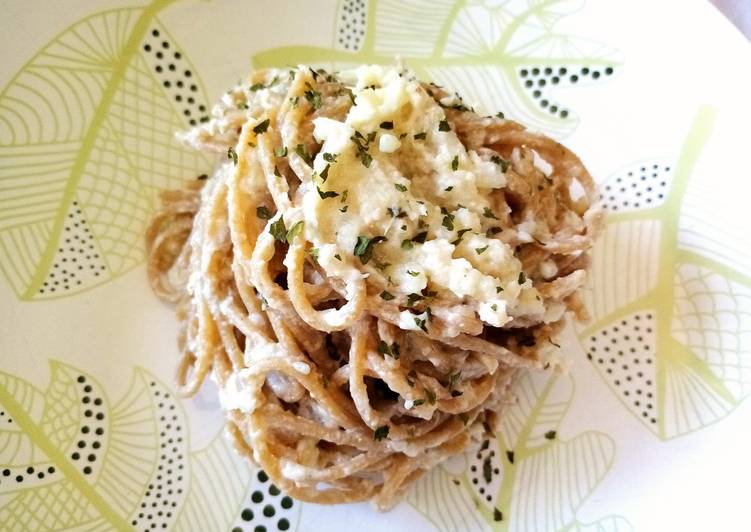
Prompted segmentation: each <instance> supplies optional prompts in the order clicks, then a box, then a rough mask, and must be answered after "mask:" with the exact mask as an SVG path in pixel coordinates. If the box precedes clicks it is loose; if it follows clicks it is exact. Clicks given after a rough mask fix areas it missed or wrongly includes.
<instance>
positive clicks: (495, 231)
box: [485, 227, 503, 237]
mask: <svg viewBox="0 0 751 532" xmlns="http://www.w3.org/2000/svg"><path fill="white" fill-rule="evenodd" d="M501 232H503V229H501V228H500V227H491V228H490V229H488V230H487V231H485V236H489V237H490V236H494V235H497V234H498V233H501Z"/></svg>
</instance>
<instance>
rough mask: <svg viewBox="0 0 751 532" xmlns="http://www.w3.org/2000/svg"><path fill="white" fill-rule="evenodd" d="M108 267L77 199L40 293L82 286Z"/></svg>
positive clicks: (69, 212)
mask: <svg viewBox="0 0 751 532" xmlns="http://www.w3.org/2000/svg"><path fill="white" fill-rule="evenodd" d="M106 269H107V267H106V266H105V264H104V261H103V260H102V258H101V256H100V254H99V249H98V247H97V246H96V243H95V242H94V237H93V236H92V234H91V228H90V227H89V224H88V223H87V222H86V218H85V217H84V214H83V212H82V211H81V206H80V204H79V203H78V201H73V203H72V204H71V206H70V210H69V211H68V214H67V215H66V217H65V223H64V225H63V233H62V235H61V237H60V243H59V245H58V248H57V254H56V255H55V259H54V261H53V263H52V269H51V270H50V273H49V275H48V276H47V279H46V280H45V281H44V282H43V283H42V286H41V287H40V288H39V293H40V294H44V295H48V296H55V295H59V294H64V293H65V292H67V291H69V290H74V289H80V287H81V286H85V285H87V284H92V283H96V282H97V281H98V280H99V279H100V278H101V277H102V276H104V274H105V271H106Z"/></svg>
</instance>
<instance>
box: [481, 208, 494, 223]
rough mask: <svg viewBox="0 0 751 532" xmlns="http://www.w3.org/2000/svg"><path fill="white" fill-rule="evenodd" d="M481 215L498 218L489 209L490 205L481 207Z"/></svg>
mask: <svg viewBox="0 0 751 532" xmlns="http://www.w3.org/2000/svg"><path fill="white" fill-rule="evenodd" d="M482 215H483V216H484V217H485V218H492V219H493V220H497V219H498V217H497V216H496V215H495V214H493V211H491V210H490V207H485V209H483V211H482Z"/></svg>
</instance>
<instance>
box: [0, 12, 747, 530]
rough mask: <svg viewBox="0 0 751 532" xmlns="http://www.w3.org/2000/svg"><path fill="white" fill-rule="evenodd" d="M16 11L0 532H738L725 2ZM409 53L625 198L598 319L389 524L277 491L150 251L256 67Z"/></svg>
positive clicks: (739, 324) (600, 288) (0, 132)
mask: <svg viewBox="0 0 751 532" xmlns="http://www.w3.org/2000/svg"><path fill="white" fill-rule="evenodd" d="M2 13H3V16H2V17H0V19H1V20H0V28H2V30H3V31H2V32H0V87H1V88H2V92H0V271H1V272H2V273H1V275H0V347H1V349H2V356H1V357H0V529H2V530H13V531H15V530H114V529H119V530H131V529H135V530H147V531H150V530H165V529H168V530H192V531H214V530H216V531H229V530H232V531H235V530H237V531H240V530H243V531H257V532H258V531H264V530H266V531H274V530H305V531H317V530H321V531H324V530H325V531H329V530H352V529H353V523H357V524H356V526H357V528H358V530H361V531H369V530H373V531H375V530H379V531H380V530H383V529H384V528H386V527H388V529H390V530H409V531H422V530H439V531H454V530H462V531H463V530H472V531H474V530H510V531H519V532H522V531H548V530H565V531H574V530H575V531H584V530H587V531H608V532H623V531H631V530H639V531H642V530H656V531H657V530H659V531H662V530H742V529H744V528H746V527H745V526H744V525H743V523H747V518H746V512H745V510H746V507H747V500H746V499H747V489H746V488H745V482H744V483H742V481H743V480H744V479H745V478H748V476H749V474H751V459H750V458H749V454H748V449H749V447H751V431H750V430H749V429H748V427H749V423H750V422H751V407H750V406H749V404H748V402H747V401H745V399H746V398H747V397H748V395H749V393H751V237H750V236H749V231H748V230H747V229H746V224H747V221H748V207H747V204H748V197H749V193H751V185H749V182H750V181H751V179H750V178H751V174H750V173H749V165H748V164H747V162H746V158H745V156H746V155H747V154H748V149H749V147H748V139H749V134H748V124H749V123H751V106H749V95H751V70H749V68H748V65H749V64H751V48H750V47H749V44H748V42H747V41H745V40H744V39H743V37H742V36H741V35H740V34H739V33H738V32H737V31H736V30H735V29H733V28H732V27H731V26H730V25H729V23H727V22H726V21H724V19H722V17H721V16H720V15H719V14H718V13H717V12H715V11H714V9H713V8H712V7H711V6H710V4H709V3H708V2H704V1H703V0H680V1H679V0H664V1H662V2H651V1H648V0H632V1H630V2H600V1H595V0H589V2H588V3H585V2H584V0H466V1H454V0H431V1H428V0H339V1H338V2H335V1H333V0H331V1H325V2H294V1H292V0H285V1H277V2H261V1H260V0H258V1H248V2H240V1H232V0H211V1H207V2H194V1H191V0H152V1H148V0H140V1H138V0H134V1H132V2H129V1H128V0H106V1H99V2H87V1H84V0H60V1H57V2H48V1H44V0H35V1H20V0H15V1H11V0H5V1H4V2H2ZM395 56H399V57H401V58H402V59H403V60H404V62H405V63H406V64H407V65H409V66H410V67H412V68H413V69H414V70H415V71H416V72H417V73H418V75H419V76H421V77H422V78H424V79H430V80H434V81H436V82H437V83H440V84H442V85H445V86H447V87H451V88H453V89H455V90H457V91H458V92H460V93H461V94H463V95H464V96H465V97H466V99H467V100H468V101H470V102H472V103H473V104H474V105H475V106H476V107H477V108H478V109H482V110H484V111H487V112H497V111H499V110H500V111H503V112H504V113H505V114H506V115H507V116H509V117H511V118H514V119H517V120H519V121H521V122H523V123H525V124H527V125H528V126H530V127H532V128H534V129H537V130H541V131H544V132H546V133H548V134H549V135H552V136H554V137H555V138H557V139H560V140H562V141H564V142H566V143H567V144H568V145H570V146H571V147H572V148H573V149H574V150H575V151H576V152H577V153H579V154H580V155H581V156H582V158H583V159H584V161H585V162H586V163H587V165H588V166H589V167H590V169H591V170H592V172H593V174H594V175H595V176H596V178H597V180H598V181H599V182H600V183H601V185H602V190H603V194H604V202H605V208H606V210H607V212H608V217H607V224H606V229H605V231H604V235H603V237H602V239H601V240H600V241H599V243H598V244H597V246H596V248H595V250H594V269H593V274H592V276H591V287H590V289H589V290H588V292H587V299H588V301H587V303H588V306H589V309H590V310H591V313H592V320H591V321H590V322H589V323H586V324H582V325H580V326H577V327H572V328H570V329H568V330H567V333H566V335H565V336H566V337H565V345H564V349H565V350H566V351H567V353H568V354H569V358H570V365H571V370H570V372H569V374H568V375H553V376H551V375H549V374H541V375H528V376H525V377H524V378H523V379H521V380H520V382H519V383H518V385H517V395H518V398H519V400H518V404H516V405H515V406H514V407H513V408H512V409H511V410H510V411H509V412H508V415H507V416H506V418H505V420H504V422H503V424H502V426H501V428H500V431H499V432H498V433H497V434H495V435H494V437H493V438H490V439H488V440H485V441H483V442H481V443H480V444H479V445H478V446H476V447H475V448H473V449H472V450H471V451H470V452H468V453H467V454H466V455H464V456H460V457H457V458H455V459H452V460H451V461H449V462H448V463H446V464H444V465H442V466H440V467H438V468H437V469H436V470H435V471H434V472H433V473H432V474H430V475H428V476H426V477H425V478H423V479H422V480H420V481H419V483H418V484H417V486H416V487H415V489H413V490H412V491H411V493H410V495H409V496H408V498H407V499H406V500H405V501H404V502H403V503H402V504H401V505H399V506H398V507H397V508H396V509H395V510H394V511H393V512H392V513H390V514H378V513H376V512H374V511H373V510H371V509H370V507H369V506H368V505H367V504H357V505H347V506H339V507H322V506H318V505H314V504H307V503H300V502H298V501H295V500H292V499H291V498H290V497H288V496H287V495H286V494H285V493H283V492H281V491H280V490H279V489H278V488H277V487H276V486H274V485H273V484H272V483H271V481H270V480H269V479H268V477H267V476H266V474H265V473H264V472H263V471H262V470H259V469H257V468H254V467H251V466H249V465H248V464H246V463H245V462H244V461H243V460H241V459H239V458H237V457H236V456H235V455H234V453H233V451H232V450H231V448H230V446H229V445H228V443H227V442H226V441H225V440H224V439H223V437H222V435H221V424H222V416H221V413H220V411H219V405H218V403H217V401H216V398H215V390H213V389H211V385H210V384H209V385H207V386H206V388H205V389H204V390H202V391H201V392H200V394H199V395H198V397H196V398H194V399H191V400H187V401H186V400H180V399H178V398H176V397H175V396H174V393H173V389H172V375H173V369H174V365H175V360H176V348H175V345H174V342H175V340H174V339H175V335H176V324H175V321H174V318H173V315H172V311H171V310H170V309H169V308H167V307H166V306H164V305H162V304H161V303H160V302H158V301H157V300H156V298H155V297H154V296H153V295H152V294H151V292H150V290H149V288H148V286H147V283H146V278H145V273H144V267H143V262H144V249H143V232H144V228H145V225H146V223H147V220H148V219H149V216H150V214H151V213H152V212H153V210H154V208H155V205H156V202H157V195H158V192H159V190H160V189H162V188H165V187H176V186H178V185H179V184H180V183H181V182H183V181H184V180H186V179H192V178H194V177H195V176H196V175H198V174H202V173H204V172H207V171H208V170H209V169H210V168H211V166H212V164H213V161H211V160H208V159H206V158H205V157H203V156H202V155H200V154H196V153H195V152H192V151H190V150H187V149H185V148H183V147H181V146H180V145H179V144H177V143H176V142H175V140H174V137H173V133H174V132H175V131H176V130H181V129H185V128H187V127H190V126H191V125H194V124H197V123H200V122H202V121H205V120H207V119H208V112H209V108H210V105H211V103H212V102H213V101H214V100H216V99H217V98H218V97H219V96H220V95H221V94H222V93H223V91H224V90H226V88H228V87H229V86H230V85H232V84H233V83H234V82H236V81H237V80H238V79H240V78H241V77H242V76H244V75H245V74H246V72H247V71H248V70H249V69H250V68H251V67H266V66H284V65H290V64H298V63H306V64H310V65H313V66H324V67H327V68H334V69H339V68H344V67H347V66H349V65H356V64H359V63H384V64H388V63H392V62H393V61H394V58H395Z"/></svg>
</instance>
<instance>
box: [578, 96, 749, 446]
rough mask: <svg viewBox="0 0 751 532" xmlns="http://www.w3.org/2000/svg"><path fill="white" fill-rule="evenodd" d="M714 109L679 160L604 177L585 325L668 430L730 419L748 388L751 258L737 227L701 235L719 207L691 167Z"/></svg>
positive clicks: (622, 383)
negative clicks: (602, 224)
mask: <svg viewBox="0 0 751 532" xmlns="http://www.w3.org/2000/svg"><path fill="white" fill-rule="evenodd" d="M714 120H715V110H714V109H712V108H702V109H700V110H699V112H698V114H697V116H696V118H695V120H694V123H693V126H692V128H691V130H690V131H689V133H688V135H687V137H686V140H685V142H684V146H683V149H682V152H681V154H680V156H679V158H678V160H677V161H676V162H675V164H673V163H672V162H670V161H669V160H665V159H654V160H645V161H641V162H639V163H637V164H635V165H632V166H630V167H628V168H626V169H624V170H623V171H621V172H618V173H616V174H615V175H614V176H613V177H611V178H610V179H609V180H608V181H606V182H605V183H604V186H603V189H604V195H605V198H604V204H605V208H606V210H607V211H608V212H609V216H608V219H607V226H606V229H605V234H604V237H603V238H602V239H601V240H599V241H598V243H597V244H596V246H595V249H594V251H593V268H592V276H591V277H592V280H591V288H592V289H591V290H589V291H587V294H588V298H587V299H588V300H587V303H588V308H589V309H590V310H591V311H592V314H593V317H594V319H593V323H592V324H590V325H588V326H587V327H585V328H584V329H583V330H581V331H580V337H581V339H582V341H583V343H584V347H585V350H586V352H587V358H588V359H589V360H590V361H592V363H593V364H594V365H595V367H596V368H597V370H598V371H599V372H600V374H601V375H602V376H603V378H604V379H605V381H606V382H607V383H608V384H609V385H610V386H611V387H612V389H613V391H614V393H615V394H616V396H617V397H618V399H619V400H620V401H621V402H622V403H623V404H624V405H625V406H626V408H627V409H628V410H629V411H630V412H631V413H632V414H633V415H634V416H636V417H637V418H638V419H639V420H640V421H641V422H642V423H644V425H645V426H646V427H647V428H648V429H649V430H651V431H652V432H653V433H654V434H655V435H656V436H658V437H659V438H661V439H668V438H673V437H675V436H679V435H681V434H686V433H689V432H692V431H694V430H697V429H699V428H702V427H705V426H707V425H709V424H711V423H714V422H716V421H717V420H719V419H722V418H723V417H725V416H726V415H727V414H728V413H729V412H731V411H732V410H733V409H734V408H735V407H737V406H738V405H739V404H740V402H741V401H742V400H743V399H744V398H746V397H747V396H748V394H749V391H751V364H749V362H748V357H749V354H751V340H750V339H749V338H751V337H750V336H749V335H751V312H750V311H749V309H750V308H751V278H749V277H748V276H747V275H745V274H744V273H742V272H744V271H748V270H747V268H745V266H750V267H751V262H750V261H748V260H746V259H744V257H745V256H746V255H747V251H744V250H739V249H736V248H737V241H736V240H735V238H734V236H733V233H734V232H735V231H734V229H733V228H732V227H729V229H728V231H724V230H723V231H720V230H714V231H713V233H712V238H711V245H709V244H706V245H705V243H706V242H707V241H708V235H704V236H703V237H701V238H697V235H701V234H702V233H704V232H706V231H707V228H706V227H704V225H703V224H704V222H703V221H702V220H704V219H707V220H708V219H710V218H711V217H712V216H713V214H711V213H710V211H709V209H708V207H711V203H710V204H709V205H703V206H701V207H700V205H699V203H700V202H699V201H698V200H697V199H696V198H697V196H701V195H702V194H704V195H705V197H707V198H712V196H713V193H711V192H708V191H706V190H704V189H702V187H701V183H700V184H699V186H698V187H697V186H694V182H695V181H696V179H692V173H693V168H694V165H695V162H696V160H697V158H698V157H699V155H700V153H701V149H702V146H703V145H704V143H705V142H706V141H707V139H708V138H709V136H710V134H711V131H712V128H713V124H714ZM714 196H715V198H716V194H714ZM684 198H693V200H692V201H693V203H689V202H688V201H687V202H686V203H684ZM719 210H721V209H719ZM720 216H721V214H720ZM708 227H709V229H711V225H710V226H708ZM624 272H625V273H624Z"/></svg>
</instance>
